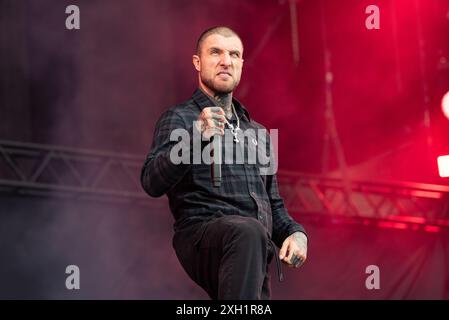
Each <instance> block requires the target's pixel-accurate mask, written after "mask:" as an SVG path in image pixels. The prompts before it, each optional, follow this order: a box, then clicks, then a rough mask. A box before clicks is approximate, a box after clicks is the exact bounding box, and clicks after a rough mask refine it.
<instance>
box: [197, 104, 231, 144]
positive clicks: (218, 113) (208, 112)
mask: <svg viewBox="0 0 449 320" xmlns="http://www.w3.org/2000/svg"><path fill="white" fill-rule="evenodd" d="M225 123H226V119H225V113H224V111H223V109H222V108H221V107H208V108H204V109H203V111H201V113H200V115H199V117H198V121H197V122H196V128H197V129H198V131H199V132H201V135H202V136H203V137H204V138H205V139H206V140H210V138H211V137H212V136H214V135H217V134H218V135H221V136H222V135H224V127H225Z"/></svg>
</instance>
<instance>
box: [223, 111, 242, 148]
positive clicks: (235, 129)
mask: <svg viewBox="0 0 449 320" xmlns="http://www.w3.org/2000/svg"><path fill="white" fill-rule="evenodd" d="M231 107H232V111H233V112H234V114H235V117H236V118H237V126H236V127H234V125H233V124H232V123H230V122H229V121H228V119H227V118H226V117H225V120H226V123H227V124H228V126H229V128H230V129H231V133H232V135H233V136H234V141H235V142H237V143H239V142H240V140H239V137H238V136H237V135H238V131H239V130H240V119H239V117H238V115H237V112H236V111H235V108H234V104H233V103H232V104H231Z"/></svg>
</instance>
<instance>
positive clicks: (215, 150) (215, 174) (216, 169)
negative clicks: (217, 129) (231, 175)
mask: <svg viewBox="0 0 449 320" xmlns="http://www.w3.org/2000/svg"><path fill="white" fill-rule="evenodd" d="M212 139H213V140H212V164H211V167H210V169H211V178H212V184H213V186H214V187H215V188H219V187H220V186H221V135H219V134H214V135H213V136H212Z"/></svg>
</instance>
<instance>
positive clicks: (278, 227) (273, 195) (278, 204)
mask: <svg viewBox="0 0 449 320" xmlns="http://www.w3.org/2000/svg"><path fill="white" fill-rule="evenodd" d="M267 192H268V196H269V198H270V203H271V213H272V216H273V241H274V243H275V244H276V245H277V246H278V247H279V248H280V247H282V243H283V242H284V240H285V239H286V238H287V237H288V236H289V235H291V234H293V233H295V232H297V231H299V232H303V233H304V234H306V231H305V229H304V228H303V226H302V225H300V224H299V223H297V222H296V221H294V220H293V218H292V217H290V215H289V214H288V212H287V209H286V208H285V206H284V200H283V199H282V197H281V196H280V195H279V190H278V184H277V178H276V175H275V174H273V175H270V176H267Z"/></svg>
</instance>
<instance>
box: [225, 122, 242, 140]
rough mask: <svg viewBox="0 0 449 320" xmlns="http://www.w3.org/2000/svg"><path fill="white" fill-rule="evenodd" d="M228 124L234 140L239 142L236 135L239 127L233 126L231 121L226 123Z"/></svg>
mask: <svg viewBox="0 0 449 320" xmlns="http://www.w3.org/2000/svg"><path fill="white" fill-rule="evenodd" d="M228 126H229V128H230V129H231V133H232V135H233V136H234V142H237V143H239V142H240V140H239V137H238V136H237V131H238V130H240V128H238V127H237V128H234V125H233V124H231V123H228Z"/></svg>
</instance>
